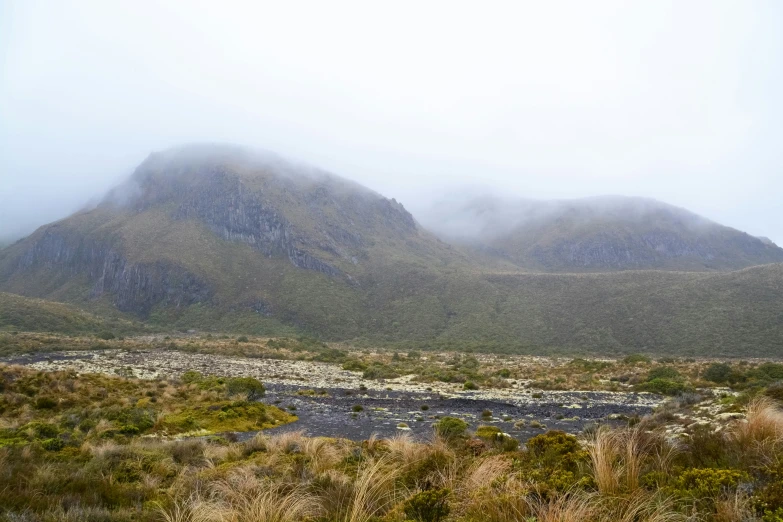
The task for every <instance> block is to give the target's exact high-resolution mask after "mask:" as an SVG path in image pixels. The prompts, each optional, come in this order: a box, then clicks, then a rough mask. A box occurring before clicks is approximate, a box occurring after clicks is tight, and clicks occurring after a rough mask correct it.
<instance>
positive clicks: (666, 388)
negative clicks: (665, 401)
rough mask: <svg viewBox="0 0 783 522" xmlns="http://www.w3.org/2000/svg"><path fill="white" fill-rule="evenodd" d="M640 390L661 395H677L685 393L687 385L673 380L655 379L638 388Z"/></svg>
mask: <svg viewBox="0 0 783 522" xmlns="http://www.w3.org/2000/svg"><path fill="white" fill-rule="evenodd" d="M636 388H637V389H638V390H641V391H648V392H652V393H659V394H661V395H677V394H680V393H682V392H684V391H685V389H686V388H685V384H683V383H681V382H679V381H673V380H671V379H661V378H657V379H653V380H651V381H648V382H645V383H642V384H639V385H637V386H636Z"/></svg>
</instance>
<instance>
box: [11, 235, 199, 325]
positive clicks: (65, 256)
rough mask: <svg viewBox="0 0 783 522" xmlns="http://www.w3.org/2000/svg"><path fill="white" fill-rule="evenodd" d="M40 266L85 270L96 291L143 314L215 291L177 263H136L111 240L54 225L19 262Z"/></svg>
mask: <svg viewBox="0 0 783 522" xmlns="http://www.w3.org/2000/svg"><path fill="white" fill-rule="evenodd" d="M41 268H46V269H48V270H49V271H51V272H54V273H56V274H59V275H61V276H63V277H73V276H76V275H84V276H86V277H87V279H88V280H89V282H90V284H91V285H92V287H91V291H90V296H91V297H93V298H99V297H102V296H104V295H108V296H111V299H112V302H113V303H114V305H115V306H116V307H117V308H118V309H119V310H121V311H123V312H130V313H133V314H135V315H138V316H140V317H146V316H147V315H149V313H150V311H151V310H152V308H153V307H155V306H157V305H162V306H167V307H168V306H174V307H180V306H188V305H191V304H194V303H200V302H205V301H208V300H209V299H210V297H211V291H210V289H209V287H208V285H207V284H206V283H205V282H203V281H201V280H200V279H199V278H198V277H196V276H195V275H193V274H191V273H189V272H188V271H186V270H184V269H183V268H181V267H179V266H177V265H175V264H172V263H166V262H163V261H158V262H154V263H132V262H129V261H128V259H127V258H126V257H124V256H123V255H122V254H121V253H120V252H119V251H118V250H116V249H114V248H112V246H111V245H110V244H109V243H108V242H102V241H98V240H95V239H91V238H88V237H85V236H81V235H75V234H68V235H66V234H61V233H58V232H57V230H56V229H54V228H50V229H47V230H44V231H42V233H41V236H40V237H39V238H37V240H36V241H34V242H33V243H32V246H31V247H30V248H29V249H28V250H27V251H26V252H25V253H24V254H23V255H22V256H20V258H19V261H18V265H17V270H19V271H21V272H29V271H34V270H37V269H41Z"/></svg>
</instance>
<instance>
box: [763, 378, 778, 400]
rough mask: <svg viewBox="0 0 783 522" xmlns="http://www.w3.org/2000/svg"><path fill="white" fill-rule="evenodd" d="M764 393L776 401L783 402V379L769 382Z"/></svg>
mask: <svg viewBox="0 0 783 522" xmlns="http://www.w3.org/2000/svg"><path fill="white" fill-rule="evenodd" d="M764 395H766V396H767V397H769V398H771V399H775V400H776V401H780V402H783V381H779V382H776V383H773V384H771V385H770V386H769V387H768V388H767V389H766V390H764Z"/></svg>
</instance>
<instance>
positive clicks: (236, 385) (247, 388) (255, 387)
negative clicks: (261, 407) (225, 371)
mask: <svg viewBox="0 0 783 522" xmlns="http://www.w3.org/2000/svg"><path fill="white" fill-rule="evenodd" d="M226 385H227V386H226V388H227V390H228V393H229V394H231V395H234V394H237V393H239V394H244V395H245V396H246V397H247V400H249V401H257V400H258V399H260V398H261V397H263V396H264V395H265V394H266V389H265V388H264V385H263V384H261V381H259V380H258V379H255V378H253V377H232V378H230V379H228V382H227V383H226Z"/></svg>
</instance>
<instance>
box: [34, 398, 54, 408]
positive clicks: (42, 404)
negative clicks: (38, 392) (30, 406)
mask: <svg viewBox="0 0 783 522" xmlns="http://www.w3.org/2000/svg"><path fill="white" fill-rule="evenodd" d="M56 406H57V401H56V400H54V399H53V398H51V397H38V398H37V399H35V407H36V408H37V409H39V410H51V409H53V408H55V407H56Z"/></svg>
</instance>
